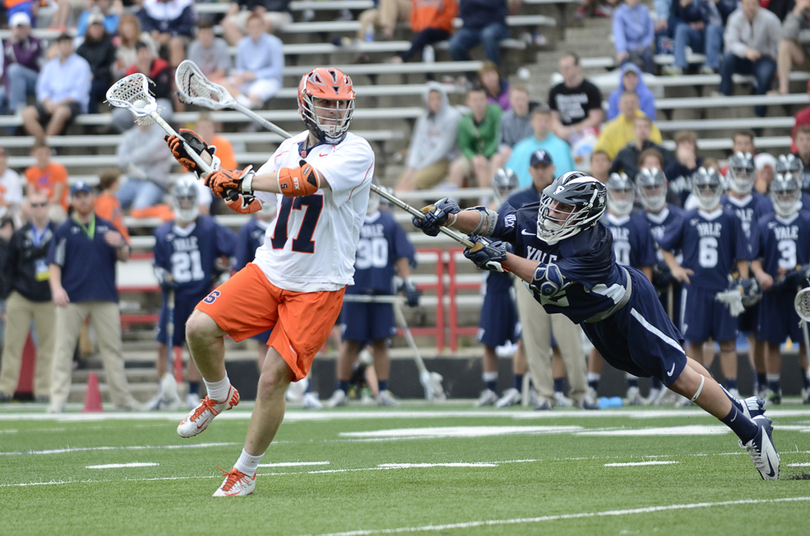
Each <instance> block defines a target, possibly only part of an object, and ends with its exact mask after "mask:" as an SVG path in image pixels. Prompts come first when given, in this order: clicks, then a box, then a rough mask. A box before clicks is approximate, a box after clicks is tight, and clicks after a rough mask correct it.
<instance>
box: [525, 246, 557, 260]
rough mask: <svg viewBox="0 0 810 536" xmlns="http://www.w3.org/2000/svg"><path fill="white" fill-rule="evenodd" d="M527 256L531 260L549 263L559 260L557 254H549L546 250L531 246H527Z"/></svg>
mask: <svg viewBox="0 0 810 536" xmlns="http://www.w3.org/2000/svg"><path fill="white" fill-rule="evenodd" d="M526 258H527V259H529V260H530V261H537V262H542V263H543V264H548V263H550V262H554V261H556V260H557V256H556V255H549V254H548V253H546V252H545V251H543V250H541V249H537V248H533V247H531V246H526Z"/></svg>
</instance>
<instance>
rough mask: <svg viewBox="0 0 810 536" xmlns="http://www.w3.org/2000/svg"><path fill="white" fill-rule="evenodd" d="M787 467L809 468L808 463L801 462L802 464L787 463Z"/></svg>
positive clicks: (809, 464)
mask: <svg viewBox="0 0 810 536" xmlns="http://www.w3.org/2000/svg"><path fill="white" fill-rule="evenodd" d="M787 466H788V467H810V463H807V462H802V463H789V464H787Z"/></svg>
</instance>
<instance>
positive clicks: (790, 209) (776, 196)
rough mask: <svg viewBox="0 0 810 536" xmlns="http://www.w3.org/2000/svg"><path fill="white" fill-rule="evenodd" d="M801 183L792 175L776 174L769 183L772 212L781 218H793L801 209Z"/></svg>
mask: <svg viewBox="0 0 810 536" xmlns="http://www.w3.org/2000/svg"><path fill="white" fill-rule="evenodd" d="M801 198H802V187H801V183H800V182H799V181H798V180H797V179H796V177H794V176H793V174H792V173H777V174H776V176H774V178H773V181H771V201H772V202H773V210H774V212H776V213H777V214H778V215H779V216H782V217H783V218H789V217H790V216H793V215H794V214H796V213H797V212H798V211H799V210H800V209H801V206H802V205H801Z"/></svg>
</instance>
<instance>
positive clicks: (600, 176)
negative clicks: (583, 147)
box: [590, 151, 611, 184]
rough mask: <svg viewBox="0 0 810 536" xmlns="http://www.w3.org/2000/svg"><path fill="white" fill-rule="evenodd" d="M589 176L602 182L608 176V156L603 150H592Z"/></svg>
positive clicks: (605, 180)
mask: <svg viewBox="0 0 810 536" xmlns="http://www.w3.org/2000/svg"><path fill="white" fill-rule="evenodd" d="M590 162H591V176H592V177H593V178H595V179H596V180H598V181H599V182H601V183H602V184H604V183H605V182H607V180H608V177H610V166H611V161H610V157H609V156H608V154H607V153H606V152H605V151H594V152H592V153H591V157H590Z"/></svg>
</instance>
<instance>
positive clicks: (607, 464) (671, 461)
mask: <svg viewBox="0 0 810 536" xmlns="http://www.w3.org/2000/svg"><path fill="white" fill-rule="evenodd" d="M673 463H681V462H676V461H674V460H669V461H660V462H627V463H606V464H605V467H636V466H639V465H672V464H673Z"/></svg>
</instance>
